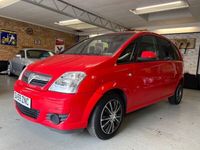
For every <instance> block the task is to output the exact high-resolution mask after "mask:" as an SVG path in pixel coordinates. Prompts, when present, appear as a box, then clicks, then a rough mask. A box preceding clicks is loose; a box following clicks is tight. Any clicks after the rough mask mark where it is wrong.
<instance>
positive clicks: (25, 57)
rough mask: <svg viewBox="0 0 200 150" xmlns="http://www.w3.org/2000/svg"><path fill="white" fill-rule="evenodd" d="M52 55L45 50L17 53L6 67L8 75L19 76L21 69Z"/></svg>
mask: <svg viewBox="0 0 200 150" xmlns="http://www.w3.org/2000/svg"><path fill="white" fill-rule="evenodd" d="M53 55H54V53H53V52H52V51H50V50H46V49H38V48H26V49H22V50H20V51H19V53H18V54H17V55H16V56H15V58H14V59H12V60H10V62H9V65H8V75H13V74H14V75H17V76H19V75H20V73H21V72H22V71H23V69H24V68H25V67H26V66H28V65H29V64H31V63H33V62H35V61H37V60H40V59H44V58H46V57H49V56H53Z"/></svg>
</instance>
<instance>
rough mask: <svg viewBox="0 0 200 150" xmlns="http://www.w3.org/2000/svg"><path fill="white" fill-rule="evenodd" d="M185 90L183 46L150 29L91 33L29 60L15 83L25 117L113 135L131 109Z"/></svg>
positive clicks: (177, 98) (175, 97) (177, 97)
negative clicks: (54, 53) (53, 52)
mask: <svg viewBox="0 0 200 150" xmlns="http://www.w3.org/2000/svg"><path fill="white" fill-rule="evenodd" d="M182 96H183V59H182V57H181V54H180V52H179V51H178V49H177V47H176V46H175V45H174V44H173V43H172V42H171V41H170V40H168V39H166V38H165V37H163V36H161V35H158V34H154V33H149V32H141V33H132V32H127V33H126V32H122V33H113V34H106V35H101V36H97V37H94V38H91V39H86V40H84V41H82V42H80V43H78V44H77V45H75V46H73V47H72V48H70V49H69V50H67V51H65V52H64V53H63V54H60V55H57V56H53V57H50V58H47V59H45V60H41V61H38V62H36V63H34V64H31V65H29V66H28V67H27V68H26V69H25V70H24V71H23V73H22V74H21V75H20V77H19V79H18V80H17V81H16V83H15V86H14V100H15V104H16V109H17V111H18V112H19V114H20V115H21V116H22V117H24V118H26V119H28V120H30V121H33V122H37V123H40V124H42V125H45V126H47V127H50V128H54V129H58V130H76V129H82V128H87V129H88V131H89V133H90V134H91V135H94V136H96V137H98V138H100V139H109V138H111V137H113V136H114V135H115V134H116V133H117V131H118V129H119V127H120V125H121V123H122V121H123V118H124V116H125V114H126V113H129V112H132V111H135V110H137V109H140V108H143V107H146V106H148V105H151V104H153V103H156V102H158V101H160V100H166V99H169V103H171V104H174V105H178V104H179V103H180V102H181V99H182ZM172 115H173V114H172ZM172 117H173V116H172Z"/></svg>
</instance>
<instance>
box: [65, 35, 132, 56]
mask: <svg viewBox="0 0 200 150" xmlns="http://www.w3.org/2000/svg"><path fill="white" fill-rule="evenodd" d="M132 35H133V34H131V33H122V34H109V35H101V36H97V37H94V38H89V39H86V40H84V41H82V42H80V43H78V44H76V45H75V46H73V47H71V48H70V49H68V50H66V51H64V54H78V55H108V56H111V55H113V54H114V53H115V52H116V51H117V50H118V48H119V47H120V46H121V45H122V44H123V43H124V42H125V41H126V40H127V39H129V38H130V37H131V36H132Z"/></svg>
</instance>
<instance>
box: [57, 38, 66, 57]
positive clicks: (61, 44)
mask: <svg viewBox="0 0 200 150" xmlns="http://www.w3.org/2000/svg"><path fill="white" fill-rule="evenodd" d="M64 50H65V42H64V40H63V39H56V44H55V53H57V54H58V53H61V52H63V51H64Z"/></svg>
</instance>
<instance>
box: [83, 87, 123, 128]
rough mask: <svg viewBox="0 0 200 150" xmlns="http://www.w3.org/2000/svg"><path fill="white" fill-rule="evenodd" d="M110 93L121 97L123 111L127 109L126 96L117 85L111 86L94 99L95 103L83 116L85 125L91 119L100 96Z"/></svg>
mask: <svg viewBox="0 0 200 150" xmlns="http://www.w3.org/2000/svg"><path fill="white" fill-rule="evenodd" d="M110 93H117V94H118V95H119V96H120V97H121V98H122V101H123V103H124V110H125V112H124V113H126V110H127V96H126V94H125V92H124V91H123V90H122V89H120V88H117V87H115V88H111V89H108V90H106V91H105V92H103V93H102V94H101V96H99V97H98V99H96V103H94V105H93V106H92V109H91V110H90V111H89V112H88V113H86V116H85V117H84V118H85V119H86V120H87V125H88V123H89V121H90V119H91V116H92V114H93V112H94V110H95V108H96V106H97V105H98V103H99V102H100V100H101V98H102V97H103V96H105V95H106V94H110ZM87 125H86V126H87Z"/></svg>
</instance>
